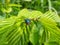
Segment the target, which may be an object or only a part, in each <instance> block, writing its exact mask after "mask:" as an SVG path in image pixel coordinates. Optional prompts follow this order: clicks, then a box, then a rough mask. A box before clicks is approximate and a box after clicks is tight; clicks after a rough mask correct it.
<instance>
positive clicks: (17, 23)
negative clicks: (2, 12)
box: [0, 9, 60, 45]
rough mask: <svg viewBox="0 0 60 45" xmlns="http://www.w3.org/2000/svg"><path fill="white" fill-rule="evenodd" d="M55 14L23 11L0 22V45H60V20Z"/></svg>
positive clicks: (51, 12)
mask: <svg viewBox="0 0 60 45" xmlns="http://www.w3.org/2000/svg"><path fill="white" fill-rule="evenodd" d="M48 12H49V13H48ZM46 14H47V15H46ZM54 14H56V13H55V12H53V11H47V12H46V13H45V14H44V13H42V12H40V11H35V10H27V9H23V10H21V11H19V13H18V15H17V16H12V17H10V18H7V19H5V20H0V39H1V40H0V45H29V44H30V45H60V29H59V28H58V26H57V22H58V20H57V19H59V20H60V18H59V16H57V15H54ZM26 19H29V20H30V21H29V20H28V21H29V22H30V23H29V22H27V23H29V24H27V23H26V22H25V20H26Z"/></svg>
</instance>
